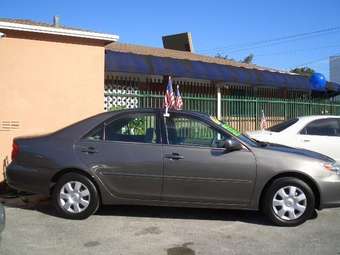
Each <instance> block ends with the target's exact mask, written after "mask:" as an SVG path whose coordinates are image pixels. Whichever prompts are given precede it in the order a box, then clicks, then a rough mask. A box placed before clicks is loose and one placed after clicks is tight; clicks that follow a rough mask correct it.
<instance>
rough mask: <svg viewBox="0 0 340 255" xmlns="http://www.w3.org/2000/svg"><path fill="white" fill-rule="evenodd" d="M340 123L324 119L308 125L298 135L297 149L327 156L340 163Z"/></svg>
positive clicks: (331, 119)
mask: <svg viewBox="0 0 340 255" xmlns="http://www.w3.org/2000/svg"><path fill="white" fill-rule="evenodd" d="M339 130H340V121H339V119H336V118H323V119H319V120H314V121H312V122H310V123H308V124H307V125H306V126H305V127H304V128H303V129H302V130H301V131H300V133H299V134H298V135H297V139H296V140H297V143H298V144H297V147H299V148H303V149H308V150H311V151H316V152H319V153H321V154H325V155H327V156H329V157H331V158H333V159H335V160H337V161H340V133H339Z"/></svg>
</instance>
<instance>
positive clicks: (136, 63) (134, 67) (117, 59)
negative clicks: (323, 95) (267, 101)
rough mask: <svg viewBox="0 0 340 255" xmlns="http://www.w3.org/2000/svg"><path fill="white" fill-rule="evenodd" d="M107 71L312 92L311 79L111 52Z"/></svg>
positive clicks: (106, 59)
mask: <svg viewBox="0 0 340 255" xmlns="http://www.w3.org/2000/svg"><path fill="white" fill-rule="evenodd" d="M105 71H106V72H122V73H139V74H146V75H171V76H173V77H182V78H193V79H205V80H214V81H225V82H233V83H239V84H251V85H254V86H268V87H278V88H290V89H297V90H305V91H306V90H307V91H310V90H311V84H310V83H309V79H308V77H305V76H301V75H290V74H286V73H279V72H271V71H266V70H256V69H249V68H244V67H235V66H228V65H220V64H214V63H206V62H201V61H191V60H183V59H174V58H168V57H157V56H151V55H139V54H134V53H123V52H115V51H110V50H107V51H106V54H105ZM334 87H335V89H334V90H336V91H339V92H340V85H339V84H335V85H334V83H333V86H332V88H334Z"/></svg>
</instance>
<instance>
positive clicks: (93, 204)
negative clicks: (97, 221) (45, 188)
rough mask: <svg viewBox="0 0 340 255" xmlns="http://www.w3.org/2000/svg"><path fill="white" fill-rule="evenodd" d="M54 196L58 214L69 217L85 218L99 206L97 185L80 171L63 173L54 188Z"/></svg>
mask: <svg viewBox="0 0 340 255" xmlns="http://www.w3.org/2000/svg"><path fill="white" fill-rule="evenodd" d="M52 198H53V203H54V206H55V208H56V210H57V212H58V214H59V215H60V216H62V217H64V218H68V219H85V218H87V217H89V216H90V215H92V214H93V213H95V212H96V211H97V209H98V207H99V196H98V191H97V189H96V186H95V185H94V184H93V182H92V181H91V180H90V179H89V178H87V177H86V176H83V175H81V174H78V173H68V174H65V175H63V176H62V177H61V178H60V179H59V180H58V181H57V183H56V185H55V187H54V189H53V196H52Z"/></svg>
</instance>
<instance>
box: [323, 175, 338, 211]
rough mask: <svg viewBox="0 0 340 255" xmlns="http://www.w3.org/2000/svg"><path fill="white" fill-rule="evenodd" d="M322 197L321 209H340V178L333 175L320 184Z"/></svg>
mask: <svg viewBox="0 0 340 255" xmlns="http://www.w3.org/2000/svg"><path fill="white" fill-rule="evenodd" d="M319 186H320V191H321V197H320V208H319V209H325V208H334V207H340V176H337V175H335V174H334V175H332V176H330V177H328V178H326V179H324V180H323V181H321V182H319Z"/></svg>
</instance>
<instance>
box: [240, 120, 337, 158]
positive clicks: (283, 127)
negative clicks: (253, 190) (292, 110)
mask: <svg viewBox="0 0 340 255" xmlns="http://www.w3.org/2000/svg"><path fill="white" fill-rule="evenodd" d="M247 135H248V136H250V137H251V138H253V139H256V140H258V141H262V142H269V143H276V144H282V145H286V146H290V147H296V148H303V149H307V150H311V151H316V152H319V153H321V154H324V155H327V156H329V157H331V158H333V159H335V160H336V161H338V162H340V116H324V115H323V116H306V117H299V118H295V119H290V120H288V121H285V122H282V123H280V124H277V125H275V126H272V127H270V128H268V129H266V130H259V131H252V132H247Z"/></svg>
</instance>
